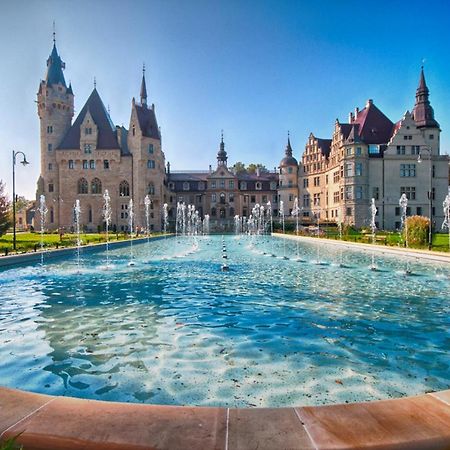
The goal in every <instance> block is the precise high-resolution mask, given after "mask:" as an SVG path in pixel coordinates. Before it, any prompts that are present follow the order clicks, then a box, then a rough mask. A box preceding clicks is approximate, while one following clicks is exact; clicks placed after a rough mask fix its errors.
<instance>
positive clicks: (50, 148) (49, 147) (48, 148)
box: [47, 144, 53, 152]
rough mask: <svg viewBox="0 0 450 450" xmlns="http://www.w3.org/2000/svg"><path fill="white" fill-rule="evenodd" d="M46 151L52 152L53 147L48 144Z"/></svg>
mask: <svg viewBox="0 0 450 450" xmlns="http://www.w3.org/2000/svg"><path fill="white" fill-rule="evenodd" d="M47 150H48V151H49V152H51V151H53V145H52V144H48V146H47Z"/></svg>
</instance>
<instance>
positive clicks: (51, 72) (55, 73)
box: [45, 22, 67, 87]
mask: <svg viewBox="0 0 450 450" xmlns="http://www.w3.org/2000/svg"><path fill="white" fill-rule="evenodd" d="M65 68H66V65H65V63H64V62H63V61H62V60H61V58H60V56H59V55H58V50H57V49H56V33H55V23H54V22H53V48H52V52H51V53H50V56H49V57H48V59H47V76H46V78H45V81H46V83H47V86H51V85H53V84H58V83H60V84H62V85H63V86H64V87H67V86H66V80H65V79H64V74H63V69H65Z"/></svg>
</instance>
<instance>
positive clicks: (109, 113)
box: [108, 103, 111, 115]
mask: <svg viewBox="0 0 450 450" xmlns="http://www.w3.org/2000/svg"><path fill="white" fill-rule="evenodd" d="M108 115H111V109H110V108H109V103H108Z"/></svg>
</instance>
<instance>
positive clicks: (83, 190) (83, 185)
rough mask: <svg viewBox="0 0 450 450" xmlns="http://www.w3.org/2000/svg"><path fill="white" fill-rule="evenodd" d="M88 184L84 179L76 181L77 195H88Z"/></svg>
mask: <svg viewBox="0 0 450 450" xmlns="http://www.w3.org/2000/svg"><path fill="white" fill-rule="evenodd" d="M88 186H89V185H88V182H87V180H86V178H80V179H79V180H78V193H79V194H87V193H88Z"/></svg>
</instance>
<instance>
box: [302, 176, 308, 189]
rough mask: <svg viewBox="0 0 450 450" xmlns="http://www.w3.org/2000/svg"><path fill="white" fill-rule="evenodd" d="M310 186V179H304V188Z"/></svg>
mask: <svg viewBox="0 0 450 450" xmlns="http://www.w3.org/2000/svg"><path fill="white" fill-rule="evenodd" d="M308 186H309V179H308V178H304V179H303V187H304V188H307V187H308Z"/></svg>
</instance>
